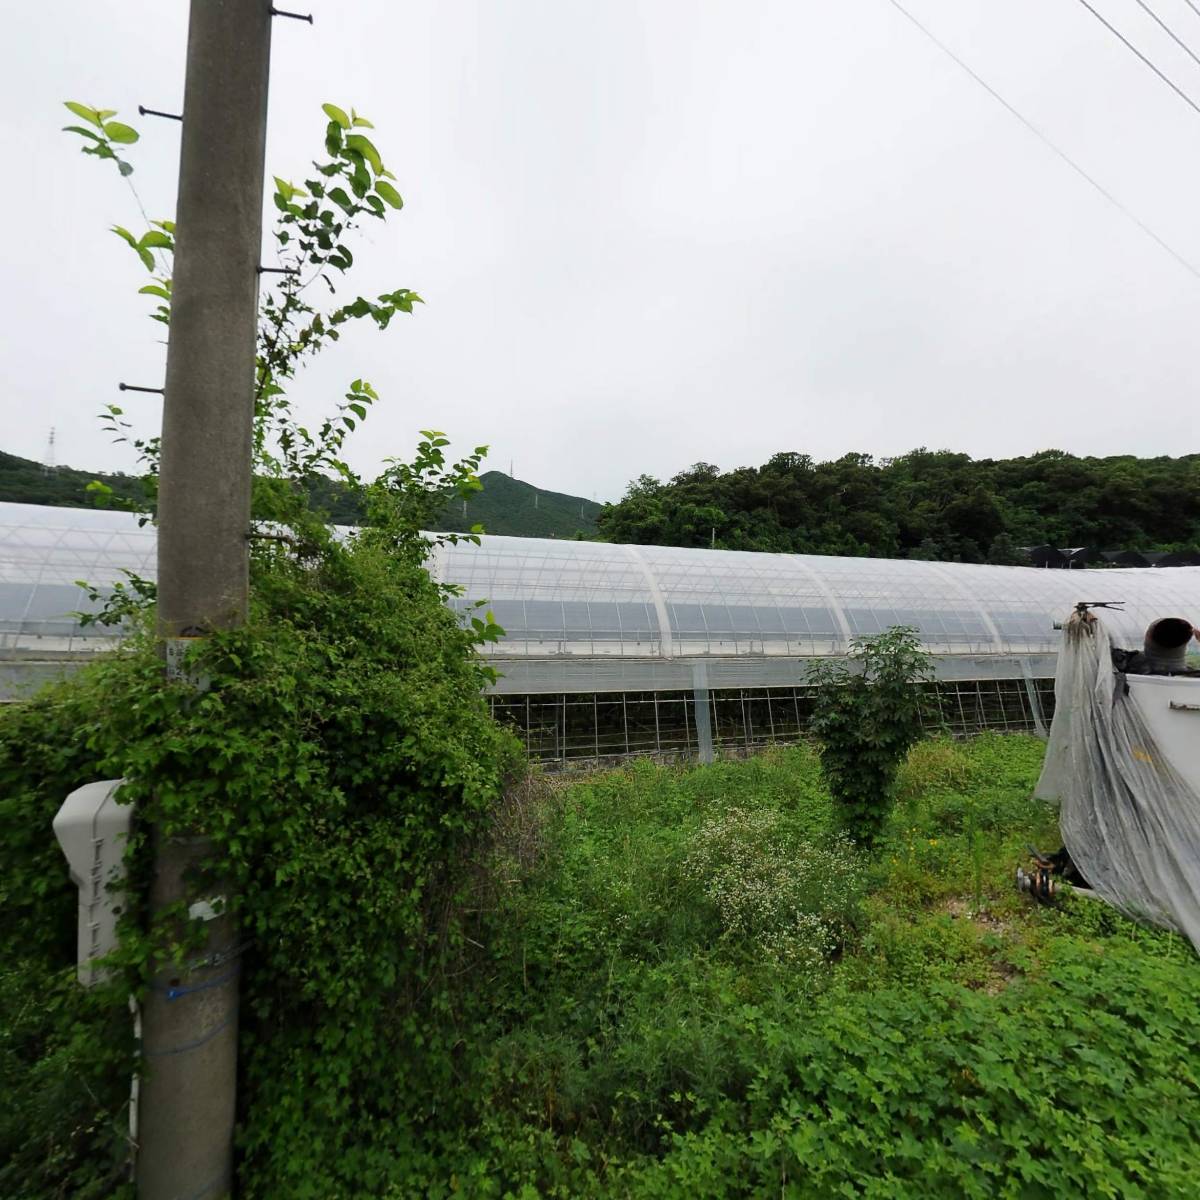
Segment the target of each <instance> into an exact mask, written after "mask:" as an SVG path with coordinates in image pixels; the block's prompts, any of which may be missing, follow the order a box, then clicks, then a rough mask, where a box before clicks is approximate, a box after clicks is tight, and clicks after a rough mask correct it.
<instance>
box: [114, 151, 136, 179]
mask: <svg viewBox="0 0 1200 1200" xmlns="http://www.w3.org/2000/svg"><path fill="white" fill-rule="evenodd" d="M113 157H114V158H116V155H115V154H114V155H113ZM117 170H118V171H120V172H121V174H122V175H123V176H129V175H132V174H133V167H131V166H130V165H129V163H127V162H126V161H125V160H124V159H123V158H117Z"/></svg>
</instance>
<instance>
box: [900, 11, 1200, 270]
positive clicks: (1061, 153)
mask: <svg viewBox="0 0 1200 1200" xmlns="http://www.w3.org/2000/svg"><path fill="white" fill-rule="evenodd" d="M888 3H889V4H890V5H891V6H892V7H893V8H894V9H896V10H897V11H898V12H900V13H902V14H903V15H904V16H905V17H907V18H908V20H909V21H911V22H912V24H913V25H915V26H916V27H917V28H918V29H919V30H920V31H921V32H922V33H923V34H924V35H925V36H926V37H927V38H928V39H929V40H930V41H931V42H932V43H933V44H934V45H935V46H936V47H937V48H938V49H939V50H940V51H941V52H942V53H943V54H945V55H946V56H947V57H948V58H950V59H952V60H953V61H954V62H955V63H957V64H958V66H959V67H961V68H962V70H964V71H965V72H966V73H967V74H968V75H969V76H970V77H971V78H972V79H973V80H974V81H975V82H976V83H977V84H979V86H980V87H981V88H983V90H984V91H985V92H987V94H988V95H989V96H991V97H992V99H993V100H995V101H996V102H997V103H998V104H1000V105H1002V106H1003V107H1004V108H1005V109H1007V110H1008V112H1010V113H1011V114H1012V115H1013V116H1014V117H1016V118H1017V120H1018V121H1020V122H1021V124H1022V125H1024V126H1025V128H1026V129H1028V130H1029V132H1030V133H1032V134H1033V136H1034V137H1036V138H1037V139H1038V141H1039V142H1041V143H1042V145H1044V146H1045V147H1046V148H1047V149H1049V150H1052V151H1053V152H1054V153H1055V154H1056V155H1058V157H1059V158H1061V159H1062V161H1063V162H1065V163H1066V164H1067V166H1068V167H1070V168H1071V170H1072V171H1074V172H1075V174H1076V175H1079V176H1080V177H1081V178H1083V179H1085V180H1087V182H1088V183H1090V184H1091V185H1092V187H1094V188H1095V189H1096V191H1098V192H1099V193H1100V195H1101V196H1103V197H1104V199H1105V200H1107V201H1108V202H1109V204H1111V205H1112V206H1113V208H1115V209H1116V210H1117V211H1118V212H1119V213H1121V214H1122V216H1125V217H1127V218H1128V219H1129V220H1130V221H1132V222H1133V223H1134V224H1135V225H1136V226H1137V227H1138V228H1139V229H1140V230H1141V231H1142V232H1143V233H1144V234H1145V235H1146V236H1147V237H1148V238H1150V239H1151V241H1153V242H1155V243H1156V244H1157V245H1158V246H1160V247H1161V248H1162V249H1163V250H1165V251H1166V252H1167V253H1168V254H1169V255H1170V256H1171V257H1172V258H1173V259H1174V260H1175V261H1176V262H1177V263H1178V264H1179V265H1180V266H1181V267H1183V269H1184V270H1185V271H1187V272H1188V274H1190V275H1193V276H1194V277H1195V278H1196V279H1200V270H1198V269H1197V268H1196V267H1194V266H1193V265H1192V264H1191V263H1190V262H1188V260H1187V259H1186V258H1184V257H1183V255H1182V254H1180V253H1179V251H1178V250H1176V249H1174V247H1172V246H1170V245H1169V244H1168V243H1167V242H1165V241H1163V239H1162V238H1160V237H1159V236H1158V234H1157V233H1155V232H1154V230H1153V229H1151V228H1150V226H1149V225H1147V224H1146V222H1145V221H1143V220H1142V219H1141V217H1139V216H1137V215H1136V214H1135V213H1133V212H1131V211H1130V210H1129V209H1128V208H1126V207H1125V205H1124V204H1122V203H1121V201H1120V200H1118V199H1117V198H1116V196H1114V195H1113V194H1112V192H1110V191H1109V190H1108V189H1107V188H1106V187H1104V185H1103V184H1101V183H1099V182H1098V181H1097V180H1096V179H1095V178H1093V177H1092V176H1091V175H1089V174H1088V173H1087V171H1085V170H1084V169H1083V168H1082V167H1081V166H1080V165H1079V164H1078V163H1077V162H1076V161H1075V160H1074V159H1073V158H1072V157H1071V156H1070V155H1069V154H1068V153H1067V152H1066V151H1065V150H1062V149H1060V148H1059V147H1058V146H1057V145H1055V143H1054V142H1052V141H1051V140H1050V138H1049V137H1047V136H1046V134H1044V133H1043V132H1042V131H1041V130H1040V129H1039V128H1038V127H1037V126H1036V125H1034V124H1033V122H1032V121H1030V120H1029V119H1028V118H1027V117H1025V116H1024V115H1023V114H1022V113H1020V112H1018V111H1017V109H1015V108H1013V106H1012V105H1011V104H1009V102H1008V101H1007V100H1005V98H1004V97H1003V96H1002V95H1000V93H999V92H998V91H996V89H995V88H994V87H992V85H991V84H990V83H988V81H987V80H986V79H984V78H983V77H982V76H981V75H978V74H976V72H975V71H974V70H972V69H971V68H970V67H969V66H967V64H966V63H965V62H963V60H962V59H961V58H959V57H958V55H957V54H955V53H954V51H953V50H951V49H950V47H949V46H947V45H946V43H945V42H943V41H940V40H939V39H938V38H937V37H936V36H935V35H934V34H933V33H932V32H931V31H930V30H929V29H927V28H926V27H925V26H924V25H922V24H921V22H920V21H918V20H917V18H916V17H914V16H913V15H912V13H910V12H909V11H908V9H907V8H905V7H904V5H902V4H901V3H900V0H888Z"/></svg>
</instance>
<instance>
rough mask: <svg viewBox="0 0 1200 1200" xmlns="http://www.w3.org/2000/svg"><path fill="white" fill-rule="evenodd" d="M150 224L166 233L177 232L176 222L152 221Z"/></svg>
mask: <svg viewBox="0 0 1200 1200" xmlns="http://www.w3.org/2000/svg"><path fill="white" fill-rule="evenodd" d="M150 224H151V225H154V226H156V227H157V228H159V229H162V230H164V231H165V232H166V233H174V232H175V222H174V221H151V222H150Z"/></svg>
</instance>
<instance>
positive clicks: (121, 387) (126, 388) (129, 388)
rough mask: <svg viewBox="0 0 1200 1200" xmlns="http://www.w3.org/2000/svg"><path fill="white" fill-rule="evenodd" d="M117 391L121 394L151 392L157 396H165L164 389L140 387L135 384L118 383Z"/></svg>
mask: <svg viewBox="0 0 1200 1200" xmlns="http://www.w3.org/2000/svg"><path fill="white" fill-rule="evenodd" d="M117 390H118V391H121V392H150V393H152V394H153V395H155V396H165V395H166V391H165V390H164V389H163V388H148V387H138V386H137V384H135V383H118V384H117Z"/></svg>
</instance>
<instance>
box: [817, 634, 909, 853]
mask: <svg viewBox="0 0 1200 1200" xmlns="http://www.w3.org/2000/svg"><path fill="white" fill-rule="evenodd" d="M929 677H930V674H929V656H928V655H927V654H926V653H925V652H924V651H923V650H922V649H921V647H920V643H919V641H918V637H917V632H916V630H914V629H908V628H905V627H904V626H896V627H895V628H893V629H889V630H888V631H887V632H886V633H881V634H878V635H877V636H875V637H866V638H857V639H856V640H855V641H854V642H853V643H852V649H851V652H850V655H849V656H848V660H847V661H846V662H841V661H837V660H831V661H828V662H820V663H817V664H816V665H814V666H813V667H812V668H811V669H810V672H809V679H810V681H811V682H812V683H813V684H815V685H816V697H815V699H816V703H815V707H814V711H813V717H812V722H811V726H810V728H811V729H812V732H813V734H814V735H815V736H816V737H817V739H818V741H819V743H820V757H821V770H822V772H823V773H824V776H825V782H826V784H827V785H828V787H829V792H830V795H831V796H832V797H833V800H834V804H835V805H836V806H837V808H838V810H839V814H840V818H841V821H842V824H843V826H844V827H845V829H846V830H847V832H849V834H850V835H851V836H852V837H853V838H855V840H857V841H861V842H863V843H865V844H867V845H870V844H872V843H874V842H875V840H876V839H877V838H878V837H879V834H880V832H881V831H882V829H883V825H884V822H885V821H886V820H887V817H888V813H889V812H890V811H891V806H892V799H893V787H894V784H895V779H896V772H897V771H898V770H899V767H900V764H901V763H902V762H903V761H904V756H905V755H906V754H907V753H908V751H909V749H910V748H911V747H912V746H913V745H914V744H915V743H916V742H917V741H918V740H919V739H920V737H921V729H922V721H921V702H922V697H921V690H920V688H919V687H918V686H917V685H918V684H919V683H921V682H923V681H926V680H928V679H929Z"/></svg>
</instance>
